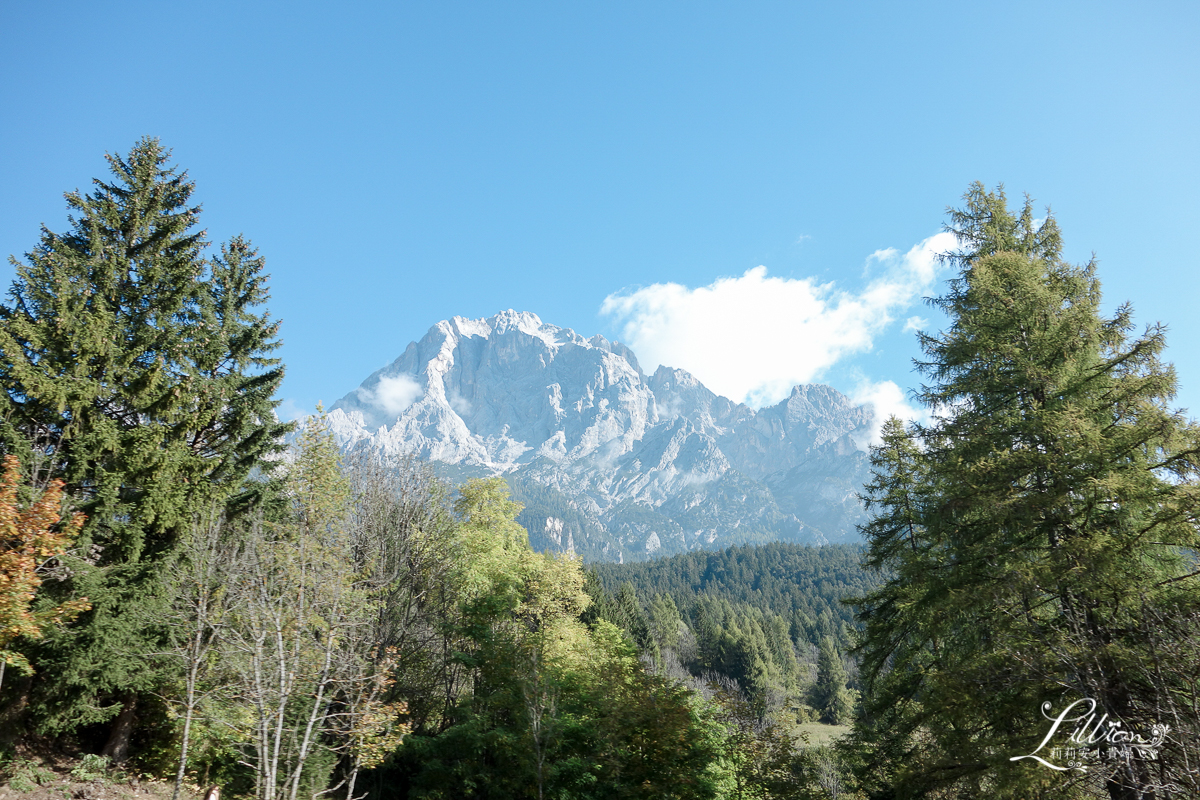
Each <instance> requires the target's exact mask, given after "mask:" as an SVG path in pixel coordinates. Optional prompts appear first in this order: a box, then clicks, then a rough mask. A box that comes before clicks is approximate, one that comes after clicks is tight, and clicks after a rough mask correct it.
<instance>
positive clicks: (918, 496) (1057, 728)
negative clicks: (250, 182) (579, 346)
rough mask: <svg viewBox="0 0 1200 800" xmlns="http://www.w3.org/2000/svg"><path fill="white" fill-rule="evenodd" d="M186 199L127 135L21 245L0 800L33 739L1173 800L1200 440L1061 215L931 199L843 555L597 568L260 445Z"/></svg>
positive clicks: (3, 323)
mask: <svg viewBox="0 0 1200 800" xmlns="http://www.w3.org/2000/svg"><path fill="white" fill-rule="evenodd" d="M194 189H195V187H194V185H193V183H192V182H191V180H190V179H189V177H188V175H187V173H186V172H185V171H184V170H183V169H182V168H181V167H179V166H177V165H176V164H174V163H173V161H172V156H171V153H170V151H169V150H167V149H166V147H165V146H164V145H163V144H162V143H160V142H159V141H158V140H156V139H153V138H144V139H142V140H140V141H138V142H137V143H136V144H135V145H134V146H133V147H132V149H131V150H129V152H128V153H127V154H124V155H119V156H109V157H108V173H107V174H106V175H105V176H103V177H101V178H99V179H96V180H95V181H94V182H93V183H92V185H91V188H90V190H89V191H87V192H69V193H67V194H66V204H67V209H66V212H67V217H66V221H65V222H64V223H63V225H62V227H61V228H56V229H51V227H44V228H43V229H42V230H41V231H40V233H38V232H32V231H31V244H30V249H29V250H28V252H26V253H24V254H23V255H20V256H15V257H14V258H13V264H14V267H15V269H16V273H17V277H16V279H15V281H14V282H13V284H12V286H11V289H10V290H9V292H8V294H7V296H6V298H5V299H4V300H3V302H2V304H0V381H2V383H3V392H0V459H2V460H3V476H2V478H0V719H3V721H4V724H3V725H2V726H0V754H2V755H3V759H4V760H3V764H2V769H3V776H4V779H5V780H6V781H7V784H6V785H7V787H8V791H10V792H12V793H15V794H22V793H36V792H38V791H42V790H44V789H45V787H46V786H48V785H49V783H50V778H51V777H52V776H51V774H50V773H49V772H47V770H46V769H45V768H43V767H39V766H37V764H42V763H46V762H47V760H48V759H49V760H53V758H59V757H61V758H69V759H76V761H74V762H72V763H77V764H78V765H79V766H77V767H75V772H76V773H79V774H91V773H94V774H95V775H96V776H102V778H103V780H105V781H108V782H109V783H108V784H107V785H109V786H114V785H116V784H119V783H122V782H125V783H129V782H134V783H136V782H139V781H140V782H141V783H142V784H145V785H150V784H153V785H155V786H157V787H158V788H159V790H160V792H161V794H160V796H161V797H166V796H168V795H170V796H171V797H172V798H173V799H174V798H181V797H198V796H200V793H201V792H202V791H203V790H205V789H206V788H208V787H212V786H216V787H219V790H220V792H221V794H222V796H224V797H226V798H254V800H315V799H316V798H331V799H332V800H342V799H343V798H344V799H345V800H359V799H360V798H371V800H375V799H376V798H378V799H380V800H382V799H383V798H430V799H432V798H447V799H449V798H479V799H480V800H482V799H483V798H489V799H492V800H498V799H500V798H537V800H550V798H556V799H562V800H566V799H567V798H728V799H729V800H734V799H736V800H743V799H749V798H755V799H756V800H767V799H768V798H805V799H809V800H818V799H822V798H828V800H839V799H840V800H848V799H849V798H857V799H858V800H867V799H868V798H870V799H872V800H885V799H889V800H893V799H894V800H901V799H903V798H914V799H915V798H945V799H946V800H951V799H958V798H963V799H966V798H1011V799H1012V800H1029V799H1030V798H1066V799H1068V800H1070V799H1073V798H1111V800H1145V799H1147V798H1172V797H1177V798H1188V797H1200V683H1198V681H1200V563H1198V554H1200V426H1197V424H1196V423H1195V422H1194V421H1193V420H1191V419H1190V418H1188V417H1187V416H1185V415H1184V414H1183V413H1182V412H1179V411H1176V410H1174V409H1173V407H1172V405H1171V404H1172V398H1173V396H1174V392H1175V388H1176V378H1175V373H1174V370H1173V368H1172V366H1171V365H1170V364H1169V363H1167V362H1166V361H1165V360H1163V358H1162V355H1163V350H1164V347H1165V345H1166V334H1165V328H1163V327H1162V326H1158V325H1150V326H1145V325H1144V324H1142V323H1139V322H1138V321H1136V320H1135V318H1134V314H1133V310H1132V309H1130V308H1129V307H1127V306H1118V307H1116V308H1117V310H1116V311H1115V313H1112V314H1109V315H1106V314H1105V313H1104V312H1103V311H1102V309H1103V308H1104V306H1102V296H1101V284H1100V277H1099V274H1098V269H1097V266H1096V264H1095V263H1094V262H1093V263H1086V264H1082V265H1078V264H1072V263H1068V262H1067V261H1065V260H1064V258H1063V255H1062V235H1061V233H1060V231H1059V228H1058V225H1057V222H1056V220H1055V218H1054V217H1053V215H1049V214H1047V215H1046V216H1045V217H1044V218H1038V216H1037V214H1035V209H1034V208H1033V207H1032V206H1031V204H1030V203H1029V202H1028V201H1026V202H1025V203H1024V204H1014V203H1011V202H1010V200H1009V199H1008V198H1007V197H1006V195H1005V193H1004V191H1003V190H1002V189H995V190H990V189H988V188H986V187H985V186H983V185H980V184H973V185H971V186H969V187H968V188H967V190H966V194H965V195H964V196H963V198H962V199H961V201H960V203H961V205H960V206H959V207H958V208H957V209H954V210H951V211H950V212H949V216H948V219H947V223H946V227H947V230H948V231H950V232H952V233H954V234H955V236H956V237H957V241H958V242H959V245H960V246H959V249H958V250H956V251H954V252H950V253H946V254H944V256H943V258H944V259H946V260H947V261H948V263H949V264H950V265H951V266H952V267H953V275H952V277H951V279H950V280H949V282H948V283H946V284H944V285H943V287H942V291H941V294H940V295H939V296H937V297H936V298H933V300H932V302H933V304H934V305H935V306H936V307H937V308H938V309H939V310H940V311H941V312H942V313H944V314H945V316H946V318H947V319H948V320H949V324H948V325H947V326H946V327H944V329H943V330H941V331H938V332H925V333H920V332H919V333H917V334H915V335H917V336H918V337H919V339H920V348H921V352H922V354H923V355H922V356H921V358H920V359H919V363H918V364H917V365H916V366H917V371H918V374H919V381H920V386H919V389H918V390H917V398H918V399H919V401H920V403H921V404H922V406H923V407H924V408H925V409H927V410H928V411H929V416H928V418H927V419H928V421H926V422H924V423H920V424H917V423H910V422H903V421H901V420H899V419H897V418H895V417H893V418H891V419H890V420H888V421H887V422H886V423H885V424H884V426H883V431H882V437H881V442H880V443H879V444H877V445H874V446H872V447H871V449H870V454H869V457H870V465H871V469H870V474H871V478H870V481H869V482H868V483H866V484H865V485H863V486H861V487H859V492H858V494H859V497H860V498H861V502H862V504H863V505H864V506H865V509H866V512H867V513H866V518H865V519H866V522H865V523H864V524H862V525H861V526H860V528H859V533H860V536H861V542H860V543H857V544H829V545H825V546H820V547H815V546H808V545H801V544H796V543H790V542H786V541H775V542H767V543H759V544H744V545H739V546H736V547H731V548H727V549H723V550H701V549H698V550H693V551H690V552H685V553H679V554H676V555H672V556H670V557H669V558H659V559H657V560H648V561H643V562H637V563H604V562H600V561H596V562H589V563H587V564H585V563H583V561H582V560H581V559H580V558H579V557H578V556H576V555H575V553H574V552H573V551H572V550H571V549H559V550H554V549H549V550H547V551H545V552H538V551H537V550H535V549H534V548H533V547H532V546H531V545H530V535H529V533H528V532H527V530H526V528H524V527H522V526H521V524H519V523H518V521H517V520H518V516H519V515H520V514H521V512H522V505H521V504H520V503H518V502H517V501H516V499H514V497H519V494H520V492H519V491H514V488H513V487H510V486H509V484H507V483H506V482H505V479H504V477H503V476H491V477H476V478H471V479H463V480H462V481H460V482H451V481H449V480H447V479H446V478H445V476H444V474H441V473H439V472H438V471H437V470H436V469H435V468H434V467H433V466H432V465H431V464H429V463H427V462H423V461H420V460H418V459H416V458H414V457H405V456H399V457H385V456H383V455H380V454H379V453H378V452H377V451H372V450H368V449H362V448H359V449H355V448H344V447H339V446H338V444H337V442H336V441H335V438H334V433H333V431H332V429H331V427H330V425H329V423H328V421H327V420H326V418H325V416H324V414H323V412H322V411H321V410H320V409H318V413H317V414H315V415H313V416H310V417H308V418H307V419H306V420H304V421H303V422H302V423H301V424H294V423H287V422H281V421H280V420H279V418H278V416H277V413H276V411H277V407H278V406H279V403H280V400H279V398H278V396H277V393H278V389H279V387H280V384H281V381H282V380H283V375H284V364H283V363H281V361H280V359H279V358H277V357H276V351H277V349H278V347H279V342H280V323H279V321H278V320H276V319H275V318H273V317H272V315H271V312H270V287H269V284H268V279H269V276H268V273H267V262H266V255H264V254H263V253H261V252H260V251H259V249H258V248H256V247H255V245H254V244H253V243H252V242H251V241H250V239H248V238H245V237H242V236H238V237H234V238H232V239H230V240H229V241H225V242H220V243H216V242H211V241H209V240H208V238H207V234H206V232H205V230H204V228H203V225H202V220H201V214H200V209H199V207H198V205H196V203H195V202H194V200H193V197H192V195H193V192H194ZM948 199H952V198H948ZM524 491H526V492H528V491H530V490H529V489H528V487H526V488H525V489H524ZM81 771H82V772H81ZM76 777H78V775H77V776H76ZM96 780H98V781H99V780H101V777H97V778H96ZM45 796H46V797H49V796H50V795H48V794H47V795H45ZM79 796H81V797H82V796H84V795H79ZM87 796H91V795H87ZM96 796H99V795H96Z"/></svg>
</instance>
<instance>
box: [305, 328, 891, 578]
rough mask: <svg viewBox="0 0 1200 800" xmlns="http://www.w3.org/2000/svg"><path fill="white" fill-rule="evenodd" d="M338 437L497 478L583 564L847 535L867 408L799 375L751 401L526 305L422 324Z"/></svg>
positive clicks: (339, 414)
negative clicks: (766, 401)
mask: <svg viewBox="0 0 1200 800" xmlns="http://www.w3.org/2000/svg"><path fill="white" fill-rule="evenodd" d="M329 420H330V423H331V425H332V426H333V429H334V432H335V435H336V436H337V437H338V440H339V442H340V443H341V444H342V445H343V446H344V447H355V446H360V447H370V448H373V449H376V450H378V451H380V452H381V453H383V454H384V455H386V456H389V457H396V456H400V455H402V454H406V453H414V454H416V455H418V456H420V457H422V458H426V459H430V460H433V461H437V462H441V463H442V465H444V468H445V469H446V470H448V471H450V472H452V473H460V474H480V473H485V474H486V473H491V474H503V475H505V476H506V477H507V478H508V479H509V482H510V484H511V485H512V486H513V489H514V493H515V495H516V496H517V499H519V500H521V501H522V502H524V503H525V504H526V511H525V512H524V514H523V515H522V522H523V523H524V524H526V526H527V527H528V528H529V530H530V535H531V537H532V538H533V540H534V542H535V546H537V545H540V546H541V547H543V548H553V549H567V548H573V549H574V550H576V551H577V552H579V553H581V554H582V555H584V557H585V558H589V559H593V560H613V561H620V560H625V559H634V560H637V559H642V558H645V557H647V556H649V555H659V554H667V553H676V552H685V551H688V550H694V549H697V548H714V547H726V546H728V545H730V544H740V543H747V542H760V541H773V540H786V541H795V542H815V543H824V542H827V541H848V540H854V539H855V538H856V533H855V528H854V526H855V524H856V523H857V522H858V520H859V519H860V518H861V515H862V509H861V505H860V504H859V502H858V500H857V496H856V495H857V492H858V490H859V487H860V486H861V485H862V483H863V481H864V480H865V478H866V475H867V462H866V455H865V453H864V452H863V451H862V450H861V449H860V447H859V446H858V443H859V442H862V441H864V440H865V438H866V436H867V435H868V433H869V430H870V426H871V423H872V412H871V410H870V409H868V408H864V407H860V406H855V405H853V404H852V403H851V402H850V401H849V400H848V399H847V398H846V397H845V396H843V395H841V394H839V393H838V392H837V391H835V390H833V389H831V388H829V387H827V386H815V385H809V386H797V387H795V388H794V389H793V391H792V394H791V396H790V397H788V399H786V400H784V401H783V402H781V403H779V404H778V405H775V406H771V407H769V408H763V409H759V410H757V411H755V410H754V409H751V408H749V407H748V406H746V405H743V404H741V403H735V402H733V401H731V400H729V399H727V398H724V397H720V396H718V395H716V394H714V393H713V392H711V391H709V390H708V389H707V388H706V387H705V386H704V385H703V384H701V383H700V382H699V381H698V380H697V379H696V378H695V377H694V376H692V375H690V374H689V373H687V372H685V371H684V370H680V369H671V368H668V367H659V368H658V370H657V371H655V373H654V374H653V375H651V376H649V377H647V376H646V375H645V374H644V373H643V371H642V369H641V367H640V366H639V364H638V362H637V359H636V357H635V356H634V354H633V353H632V351H630V350H629V348H627V347H625V346H624V345H622V344H620V343H619V342H609V341H607V340H606V339H604V338H603V337H601V336H594V337H592V338H590V339H585V338H583V337H582V336H579V335H578V334H576V333H575V332H574V331H572V330H570V329H567V328H559V327H557V326H554V325H548V324H545V323H543V322H542V321H541V320H540V319H539V318H538V317H537V316H536V315H534V314H530V313H518V312H514V311H505V312H501V313H499V314H497V315H496V316H494V317H491V318H488V319H478V320H470V319H464V318H462V317H455V318H453V319H450V320H445V321H442V322H439V323H437V324H436V325H434V326H433V327H432V328H430V330H429V332H428V333H427V334H426V335H425V336H424V337H423V338H422V339H421V340H420V341H419V342H414V343H412V344H410V345H409V346H408V347H407V348H406V349H405V351H404V352H403V353H402V354H401V355H400V357H399V358H397V359H396V360H395V361H394V362H392V363H391V364H389V365H388V366H386V367H384V368H382V369H380V370H378V371H377V372H375V373H374V374H372V375H371V376H369V377H368V378H367V379H366V380H365V381H363V383H362V384H361V385H360V386H359V387H358V388H357V389H355V390H354V391H352V392H350V393H349V394H347V395H346V396H345V397H343V398H342V399H341V400H339V401H338V402H337V403H336V404H334V406H333V407H332V409H331V410H330V414H329Z"/></svg>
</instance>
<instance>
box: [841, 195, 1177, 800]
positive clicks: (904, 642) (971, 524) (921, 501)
mask: <svg viewBox="0 0 1200 800" xmlns="http://www.w3.org/2000/svg"><path fill="white" fill-rule="evenodd" d="M951 221H952V225H951V227H950V230H952V231H953V232H955V233H956V234H957V236H958V238H959V241H960V243H961V245H962V249H961V250H960V251H958V252H956V253H953V254H950V256H949V258H950V260H951V261H952V262H953V263H955V264H956V265H957V266H958V267H959V270H960V272H959V274H958V276H957V277H956V278H955V279H953V280H952V281H951V282H950V286H949V290H948V292H947V293H946V294H945V295H944V296H942V297H940V298H938V299H936V300H935V301H934V304H935V305H936V306H937V307H938V308H940V309H941V310H943V311H944V312H945V313H946V314H947V316H948V317H949V320H950V324H949V327H948V328H947V329H946V330H945V331H943V332H942V333H940V334H938V335H923V336H922V337H921V344H922V348H923V350H924V353H925V358H924V359H923V360H922V361H920V362H919V364H918V365H919V367H920V368H921V370H922V371H923V372H924V374H925V375H926V376H927V377H928V378H929V379H930V382H929V384H928V385H927V386H925V387H924V388H923V390H922V392H921V394H920V398H921V399H922V400H923V401H924V403H925V404H926V405H927V406H928V407H929V408H930V409H931V411H932V412H933V421H932V422H931V423H930V424H928V425H925V426H912V427H910V428H909V429H907V430H906V429H905V428H903V427H902V426H900V425H899V424H898V423H895V422H893V423H891V424H889V426H888V427H887V428H885V437H884V442H883V444H882V445H881V447H879V448H877V449H876V450H875V452H874V457H873V464H874V468H875V479H874V481H873V482H872V483H871V484H870V485H869V486H868V496H867V499H868V502H869V504H870V505H871V507H872V510H873V511H874V512H875V516H874V519H873V521H872V522H871V523H870V524H869V525H868V526H867V527H866V528H865V533H866V534H867V535H868V539H869V543H870V550H869V554H868V562H869V563H871V564H873V565H875V566H876V567H879V568H881V569H883V570H884V571H885V574H888V576H889V577H890V580H889V582H888V583H887V584H886V585H885V586H884V587H883V588H882V589H880V590H879V591H877V592H875V593H873V594H871V595H869V596H867V597H866V598H865V599H864V600H863V602H862V603H861V606H860V616H861V619H862V620H863V621H864V622H865V626H866V627H865V635H864V643H863V645H862V648H861V653H862V656H863V662H862V663H863V672H864V675H865V678H866V685H867V692H866V703H865V708H866V716H865V719H864V722H863V723H862V724H861V725H860V726H859V730H858V732H857V735H858V737H859V741H860V742H861V743H863V744H866V745H869V746H868V747H865V748H863V749H862V750H860V754H866V755H865V759H866V762H867V763H866V765H865V766H864V768H863V770H862V773H863V774H864V776H865V777H866V778H867V783H868V787H867V788H872V787H873V788H874V790H876V791H883V790H884V789H883V787H887V790H888V791H891V792H894V793H895V794H896V796H900V797H918V796H922V797H923V796H931V795H933V794H938V793H946V794H947V796H950V795H951V794H953V793H955V792H957V793H961V794H967V795H976V796H983V795H987V796H990V797H1007V796H1012V797H1030V796H1038V794H1039V793H1044V794H1045V796H1055V797H1070V796H1098V795H1101V794H1105V795H1107V796H1109V797H1112V798H1142V797H1151V796H1154V792H1156V791H1160V790H1161V789H1162V787H1164V786H1166V785H1168V784H1171V783H1175V784H1177V785H1185V784H1186V785H1188V786H1190V787H1191V788H1192V789H1193V791H1194V790H1195V788H1196V786H1197V783H1198V781H1200V779H1198V777H1197V772H1196V764H1195V761H1194V754H1192V753H1191V748H1193V747H1194V742H1195V741H1196V738H1197V736H1200V726H1198V725H1197V722H1198V718H1197V714H1196V712H1195V710H1194V709H1195V708H1196V704H1197V701H1198V699H1200V698H1198V697H1197V694H1196V689H1195V685H1194V683H1191V682H1189V681H1190V678H1189V677H1188V676H1191V675H1194V674H1195V670H1196V667H1197V663H1200V661H1198V658H1197V657H1198V655H1200V647H1198V645H1197V642H1196V637H1195V634H1194V633H1190V634H1189V633H1188V628H1189V625H1191V624H1192V621H1194V620H1195V619H1196V618H1197V612H1198V611H1200V593H1198V592H1197V589H1200V584H1198V582H1197V576H1198V575H1200V573H1198V572H1197V564H1196V557H1195V554H1196V552H1197V551H1198V550H1200V535H1198V527H1197V523H1198V521H1200V502H1198V499H1200V487H1198V483H1197V477H1198V471H1200V429H1198V428H1197V426H1196V425H1195V424H1194V423H1192V422H1190V421H1189V420H1187V419H1186V418H1185V417H1184V416H1183V414H1182V413H1181V412H1178V411H1173V410H1171V409H1170V408H1169V406H1168V403H1169V402H1170V400H1171V398H1172V396H1173V393H1174V388H1175V375H1174V372H1173V370H1172V369H1171V367H1170V366H1169V365H1167V364H1164V363H1163V362H1162V361H1161V360H1160V358H1159V356H1160V354H1161V352H1162V350H1163V348H1164V346H1165V332H1164V329H1163V328H1162V327H1161V326H1150V327H1149V328H1147V330H1146V331H1145V333H1143V334H1142V335H1140V336H1132V335H1131V331H1132V328H1133V323H1132V315H1131V311H1130V309H1129V308H1128V306H1122V307H1121V308H1119V309H1118V310H1117V312H1116V314H1115V315H1113V316H1112V317H1105V316H1104V315H1102V314H1101V312H1100V299H1101V297H1100V284H1099V281H1098V279H1097V278H1096V269H1095V264H1094V263H1089V264H1087V265H1084V266H1073V265H1070V264H1068V263H1066V262H1065V261H1064V260H1063V258H1062V255H1061V237H1060V234H1059V231H1058V228H1057V225H1056V223H1055V221H1054V219H1053V217H1050V216H1048V217H1047V218H1046V220H1045V221H1044V222H1042V223H1041V224H1037V223H1035V221H1034V215H1033V212H1032V208H1031V205H1030V203H1029V202H1028V201H1027V202H1026V203H1025V206H1024V208H1023V209H1022V211H1021V212H1020V214H1019V215H1016V214H1013V213H1011V212H1010V211H1009V210H1008V207H1007V203H1006V199H1005V196H1004V193H1003V192H1002V191H999V192H995V193H990V192H987V191H985V190H984V189H983V187H982V186H979V185H975V186H973V187H972V188H971V190H970V191H969V192H968V194H967V196H966V207H965V208H964V209H963V210H960V211H953V212H952V213H951ZM1083 698H1090V699H1091V700H1094V701H1095V703H1096V705H1097V709H1098V710H1097V714H1096V716H1097V718H1099V717H1100V716H1101V715H1102V714H1107V715H1108V719H1109V720H1112V721H1114V722H1120V723H1121V725H1122V726H1123V727H1124V729H1125V730H1130V731H1136V732H1141V733H1143V734H1146V735H1149V734H1150V732H1151V729H1152V728H1153V726H1154V725H1156V724H1159V723H1162V724H1168V725H1171V726H1173V727H1174V728H1175V731H1174V733H1173V734H1172V736H1171V739H1170V740H1168V742H1167V743H1166V744H1165V746H1164V747H1163V748H1162V750H1161V752H1160V753H1159V754H1158V760H1156V761H1151V760H1149V759H1139V758H1136V757H1135V758H1132V759H1130V758H1123V757H1122V756H1121V754H1120V752H1119V750H1118V748H1114V747H1111V746H1109V745H1108V744H1106V743H1104V742H1099V743H1095V744H1094V745H1090V746H1087V747H1085V749H1088V750H1090V752H1089V753H1088V755H1087V758H1089V759H1091V762H1090V763H1089V764H1088V766H1089V769H1088V771H1086V772H1084V771H1079V770H1073V769H1068V770H1066V771H1064V772H1059V771H1055V770H1049V769H1046V768H1044V767H1040V766H1038V765H1035V764H1033V763H1032V762H1031V761H1029V760H1023V761H1020V762H1016V763H1014V762H1013V761H1012V760H1011V759H1012V758H1013V757H1017V756H1021V755H1023V754H1028V753H1032V752H1034V751H1035V750H1036V748H1037V747H1038V742H1039V741H1040V740H1041V739H1042V737H1043V736H1044V735H1045V734H1046V732H1047V730H1048V727H1049V724H1050V723H1049V720H1048V719H1047V718H1046V715H1045V713H1044V712H1049V713H1051V714H1053V713H1057V712H1059V711H1062V710H1063V709H1064V708H1066V707H1067V706H1068V705H1069V704H1070V703H1072V702H1074V701H1076V700H1080V699H1083ZM1043 704H1048V705H1043ZM1069 733H1070V731H1065V732H1063V734H1062V738H1064V739H1065V736H1066V735H1067V734H1069ZM1059 744H1063V745H1065V744H1066V742H1065V741H1063V742H1060V743H1059Z"/></svg>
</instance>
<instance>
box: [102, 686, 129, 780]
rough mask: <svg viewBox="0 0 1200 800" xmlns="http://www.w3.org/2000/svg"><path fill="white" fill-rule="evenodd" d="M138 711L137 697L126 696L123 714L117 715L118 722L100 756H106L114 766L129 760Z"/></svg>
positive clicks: (122, 709) (114, 725)
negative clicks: (130, 744)
mask: <svg viewBox="0 0 1200 800" xmlns="http://www.w3.org/2000/svg"><path fill="white" fill-rule="evenodd" d="M136 711H137V696H136V695H126V696H125V705H124V706H123V707H122V708H121V713H120V714H118V715H117V721H116V722H114V723H113V727H112V731H111V732H110V733H109V734H108V741H107V742H106V743H105V744H104V749H103V750H101V751H100V755H102V756H106V757H107V758H108V759H109V760H110V761H112V762H113V763H114V764H123V763H125V760H126V759H127V758H129V742H130V739H132V738H133V721H134V718H135V712H136Z"/></svg>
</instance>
